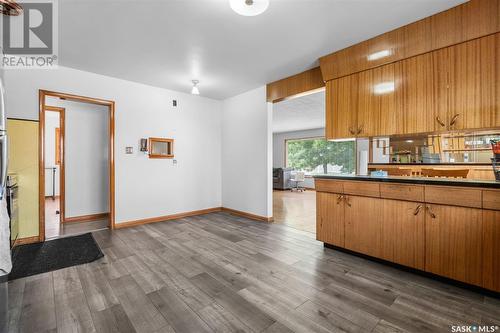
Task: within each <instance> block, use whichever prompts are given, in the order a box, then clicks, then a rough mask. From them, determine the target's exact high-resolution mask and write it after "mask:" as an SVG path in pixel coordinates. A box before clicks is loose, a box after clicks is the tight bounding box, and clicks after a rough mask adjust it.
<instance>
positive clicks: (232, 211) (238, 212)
mask: <svg viewBox="0 0 500 333" xmlns="http://www.w3.org/2000/svg"><path fill="white" fill-rule="evenodd" d="M222 211H223V212H228V213H229V214H233V215H238V216H242V217H246V218H249V219H251V220H256V221H263V222H273V221H274V218H273V217H272V216H271V217H265V216H260V215H256V214H251V213H247V212H243V211H241V210H236V209H232V208H226V207H222Z"/></svg>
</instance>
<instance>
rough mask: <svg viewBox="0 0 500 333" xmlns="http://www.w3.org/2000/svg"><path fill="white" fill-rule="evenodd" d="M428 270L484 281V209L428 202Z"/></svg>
mask: <svg viewBox="0 0 500 333" xmlns="http://www.w3.org/2000/svg"><path fill="white" fill-rule="evenodd" d="M426 206H427V207H428V209H427V210H426V213H427V216H426V221H425V242H426V245H425V248H426V252H425V270H426V271H428V272H431V273H435V274H438V275H442V276H446V277H449V278H452V279H455V280H457V281H462V282H466V283H471V284H474V285H481V284H482V283H483V281H482V278H483V274H482V272H483V264H482V245H481V244H482V237H483V224H482V210H481V209H475V208H464V207H454V206H446V205H433V204H427V205H426Z"/></svg>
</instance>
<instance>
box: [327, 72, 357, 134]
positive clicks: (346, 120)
mask: <svg viewBox="0 0 500 333" xmlns="http://www.w3.org/2000/svg"><path fill="white" fill-rule="evenodd" d="M326 95H327V97H326V134H327V139H341V138H353V137H354V136H355V132H354V131H355V128H356V113H357V101H358V79H357V76H356V75H349V76H346V77H343V78H340V79H336V80H333V81H330V82H328V83H327V91H326Z"/></svg>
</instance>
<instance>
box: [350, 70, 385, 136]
mask: <svg viewBox="0 0 500 333" xmlns="http://www.w3.org/2000/svg"><path fill="white" fill-rule="evenodd" d="M354 76H357V78H358V107H357V117H356V120H357V122H356V126H355V129H354V131H355V132H356V135H357V136H361V137H368V136H374V135H377V131H378V127H379V126H378V124H379V121H380V103H379V99H378V98H377V97H378V96H377V95H375V91H374V89H375V82H376V81H375V70H374V69H369V70H367V71H364V72H360V73H358V74H354ZM378 84H383V83H378Z"/></svg>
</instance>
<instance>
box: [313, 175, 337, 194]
mask: <svg viewBox="0 0 500 333" xmlns="http://www.w3.org/2000/svg"><path fill="white" fill-rule="evenodd" d="M343 184H344V182H343V181H338V180H329V179H317V178H316V179H315V180H314V189H315V190H316V191H317V192H331V193H343V192H344V186H343Z"/></svg>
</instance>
